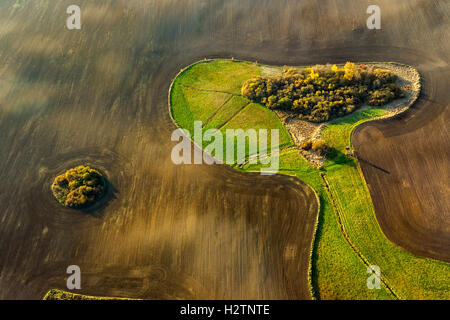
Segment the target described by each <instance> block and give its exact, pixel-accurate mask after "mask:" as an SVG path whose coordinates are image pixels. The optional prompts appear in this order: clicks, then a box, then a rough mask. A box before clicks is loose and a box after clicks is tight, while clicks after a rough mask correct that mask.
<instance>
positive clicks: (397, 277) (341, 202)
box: [169, 59, 450, 299]
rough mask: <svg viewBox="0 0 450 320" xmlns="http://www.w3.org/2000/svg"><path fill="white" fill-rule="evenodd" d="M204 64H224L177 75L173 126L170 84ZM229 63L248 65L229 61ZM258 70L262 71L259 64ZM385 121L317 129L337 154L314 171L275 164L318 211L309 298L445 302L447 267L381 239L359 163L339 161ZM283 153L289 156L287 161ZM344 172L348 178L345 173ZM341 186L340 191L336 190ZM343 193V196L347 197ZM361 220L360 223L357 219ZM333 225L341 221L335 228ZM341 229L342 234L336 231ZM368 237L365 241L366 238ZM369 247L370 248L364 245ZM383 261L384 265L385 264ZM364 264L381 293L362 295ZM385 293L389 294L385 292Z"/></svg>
mask: <svg viewBox="0 0 450 320" xmlns="http://www.w3.org/2000/svg"><path fill="white" fill-rule="evenodd" d="M205 61H206V62H208V63H210V62H211V61H230V60H225V59H214V60H204V61H198V62H195V63H193V64H191V65H190V66H188V67H186V68H184V69H182V70H181V71H180V72H179V73H178V74H177V76H176V77H175V78H174V80H173V81H172V83H171V85H170V90H169V114H170V117H171V118H172V120H173V122H174V123H175V124H176V125H177V126H179V124H178V122H177V121H176V120H175V117H174V115H173V113H172V111H173V109H172V108H173V104H172V92H173V91H172V90H173V86H174V83H175V82H176V81H177V79H179V76H180V75H183V74H185V72H186V71H187V70H190V69H191V68H192V67H193V66H195V65H197V64H200V63H203V62H205ZM231 62H233V63H241V62H243V63H247V64H248V63H250V62H248V61H239V60H234V59H233V60H231ZM399 65H400V64H399ZM258 66H259V67H260V68H261V67H263V66H262V65H259V64H258ZM264 67H270V66H264ZM270 68H274V67H270ZM414 70H415V69H414ZM388 116H389V115H388V114H387V111H386V110H385V109H383V108H382V107H370V108H365V109H363V110H358V111H356V112H354V113H352V114H350V115H348V116H346V117H343V118H340V119H336V120H334V121H332V122H330V123H329V124H328V125H327V126H326V127H325V128H324V129H323V134H324V136H325V139H326V140H327V141H328V143H329V144H330V145H331V146H333V147H335V148H336V150H338V152H339V153H338V155H337V156H335V157H333V158H332V159H329V160H327V161H326V163H325V166H324V168H323V169H322V170H320V171H319V170H318V169H316V168H314V167H312V166H311V165H310V164H309V163H308V162H307V161H306V160H305V159H304V158H303V157H301V156H300V155H299V153H298V152H296V150H295V149H292V148H285V149H283V150H281V151H280V155H279V157H280V162H281V160H286V159H287V160H288V161H287V162H286V161H285V162H286V163H285V164H286V165H287V166H286V167H280V171H279V173H281V174H286V175H295V176H297V177H298V178H299V179H301V180H302V181H304V182H305V183H306V184H308V185H309V186H310V187H311V188H312V189H313V190H314V191H315V194H316V196H318V197H319V204H320V206H319V208H320V209H319V214H318V217H317V219H318V223H317V225H316V229H317V230H316V234H315V236H314V240H313V242H312V248H313V249H312V250H311V261H310V269H309V270H310V272H309V283H310V289H311V292H312V295H313V297H316V298H321V299H392V298H405V299H446V298H448V297H449V293H448V292H447V290H446V288H448V280H447V279H446V275H447V274H448V272H449V270H450V265H449V264H446V263H443V262H440V261H436V260H432V259H427V258H420V257H415V256H414V255H412V254H410V253H408V252H406V251H405V250H403V249H401V248H399V247H397V246H395V245H394V244H392V243H391V242H390V241H389V240H388V239H387V238H386V237H385V235H384V234H383V233H382V231H381V228H380V226H379V224H378V221H377V220H376V216H375V213H374V209H373V204H372V200H371V198H370V194H369V192H368V188H367V185H366V183H365V179H364V177H363V175H362V172H361V170H360V168H359V163H358V162H357V161H355V160H353V159H348V161H346V160H345V159H342V147H343V146H345V145H346V144H347V145H351V141H350V138H351V134H352V132H353V130H354V129H355V128H356V127H357V126H358V125H359V124H361V123H364V122H367V121H373V120H377V119H380V118H386V117H388ZM333 131H334V133H338V134H337V136H338V137H339V136H342V134H344V137H345V138H344V139H343V140H342V141H333V136H334V134H333ZM327 134H328V136H327ZM289 153H291V154H290V155H289ZM287 155H288V156H287ZM292 155H294V159H289V157H292ZM284 158H286V159H284ZM292 164H298V166H295V165H294V166H292ZM234 169H236V170H239V171H244V172H252V171H259V169H260V166H258V165H247V166H243V167H241V168H237V167H234ZM344 169H347V170H344ZM349 169H350V172H348V170H349ZM355 172H356V175H355ZM321 174H325V175H326V177H327V179H328V180H329V181H331V185H332V187H331V189H332V190H334V191H333V193H334V194H335V196H336V198H337V203H336V204H333V202H332V201H330V198H329V195H328V194H327V191H326V190H325V188H324V183H323V182H322V181H320V180H321V178H320V175H321ZM349 174H350V175H349ZM343 177H345V178H347V177H351V178H352V179H353V180H352V183H351V184H350V189H353V187H355V188H356V191H357V192H358V193H359V194H358V195H359V199H358V200H359V201H357V202H358V203H357V206H356V207H355V206H351V205H350V206H346V205H348V204H349V203H348V201H349V199H348V196H349V195H352V193H351V192H348V189H349V187H348V186H345V184H344V185H342V178H343ZM344 180H345V179H344ZM335 186H336V187H337V188H335ZM342 186H343V187H344V188H341V187H342ZM336 189H337V190H338V191H336ZM343 190H347V193H346V192H345V191H343ZM350 204H351V203H350ZM337 207H340V208H337ZM339 209H340V210H342V217H339V216H338V214H337V212H339V211H338V210H339ZM343 209H344V210H343ZM352 209H353V211H352ZM355 209H356V210H355ZM361 213H363V215H361ZM361 217H362V218H364V219H361ZM338 220H341V221H339V223H338ZM361 220H364V221H363V222H365V223H366V225H364V223H359V224H358V222H360V221H361ZM340 225H341V226H342V227H341V226H340ZM367 226H369V228H368V229H370V232H369V233H365V232H362V234H361V232H360V231H367V230H364V227H367ZM341 228H343V229H342V230H341ZM358 233H359V234H358ZM368 235H370V236H371V237H369V238H368ZM372 236H375V238H377V241H371V239H370V238H372ZM344 239H345V240H344ZM348 240H350V241H351V243H353V245H354V248H353V249H350V246H349V243H348ZM370 243H372V245H368V244H370ZM378 243H381V247H382V250H381V252H380V250H376V248H375V250H373V249H374V248H373V244H375V247H376V246H377V245H378ZM386 257H387V259H386V260H388V262H385V258H386ZM369 261H370V262H369ZM367 263H371V264H376V265H379V266H380V267H381V271H382V279H383V286H382V290H368V289H367V287H366V279H367V277H368V274H367V273H366V264H367ZM349 275H350V276H349ZM355 275H357V276H355ZM387 283H389V284H388V285H387ZM386 286H388V287H386ZM387 288H389V289H388V290H387V291H386V289H387Z"/></svg>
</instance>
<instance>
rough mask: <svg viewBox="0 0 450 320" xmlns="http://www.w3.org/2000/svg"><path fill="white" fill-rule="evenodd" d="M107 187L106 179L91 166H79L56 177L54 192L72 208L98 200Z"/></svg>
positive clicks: (64, 203)
mask: <svg viewBox="0 0 450 320" xmlns="http://www.w3.org/2000/svg"><path fill="white" fill-rule="evenodd" d="M104 189H105V179H104V178H103V176H102V175H101V174H100V173H99V172H98V171H97V170H95V169H92V168H90V167H89V166H78V167H75V168H72V169H69V170H67V171H66V172H65V173H64V174H62V175H59V176H57V177H56V178H55V180H54V182H53V184H52V192H53V195H54V196H55V198H56V199H57V200H58V201H59V202H60V203H62V204H63V205H65V206H66V207H70V208H80V207H84V206H86V205H89V204H91V203H93V202H94V201H95V200H97V199H98V198H99V197H100V196H101V194H102V193H103V191H104Z"/></svg>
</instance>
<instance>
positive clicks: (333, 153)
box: [327, 147, 356, 167]
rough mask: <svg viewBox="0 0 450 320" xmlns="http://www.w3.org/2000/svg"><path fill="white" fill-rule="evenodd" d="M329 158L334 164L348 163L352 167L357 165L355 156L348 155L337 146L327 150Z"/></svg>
mask: <svg viewBox="0 0 450 320" xmlns="http://www.w3.org/2000/svg"><path fill="white" fill-rule="evenodd" d="M327 160H328V161H330V162H333V163H334V164H346V165H349V166H352V167H356V161H355V158H353V157H352V156H350V155H347V154H345V153H343V152H342V151H340V150H339V149H336V148H335V147H329V148H328V151H327Z"/></svg>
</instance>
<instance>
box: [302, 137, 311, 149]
mask: <svg viewBox="0 0 450 320" xmlns="http://www.w3.org/2000/svg"><path fill="white" fill-rule="evenodd" d="M311 147H312V141H311V139H308V140H305V141H303V142H302V144H301V145H300V148H302V149H303V150H306V151H308V150H311Z"/></svg>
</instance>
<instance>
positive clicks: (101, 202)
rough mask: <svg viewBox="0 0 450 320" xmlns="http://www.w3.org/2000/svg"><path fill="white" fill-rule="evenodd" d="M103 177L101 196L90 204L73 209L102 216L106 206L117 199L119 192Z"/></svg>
mask: <svg viewBox="0 0 450 320" xmlns="http://www.w3.org/2000/svg"><path fill="white" fill-rule="evenodd" d="M104 179H105V191H104V192H103V194H102V195H101V197H100V198H99V199H97V200H96V201H95V202H94V203H93V204H90V205H88V206H86V207H83V208H76V209H74V210H77V211H80V212H83V213H85V214H87V215H90V216H92V217H94V218H98V219H101V218H103V216H104V213H105V209H106V207H107V206H108V205H109V203H110V202H111V201H112V200H114V199H117V196H116V195H117V194H118V193H119V191H118V190H117V189H116V188H115V187H114V185H113V184H112V183H111V182H110V181H109V180H108V179H107V178H105V177H104Z"/></svg>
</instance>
